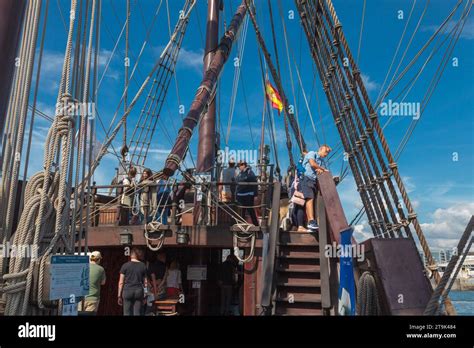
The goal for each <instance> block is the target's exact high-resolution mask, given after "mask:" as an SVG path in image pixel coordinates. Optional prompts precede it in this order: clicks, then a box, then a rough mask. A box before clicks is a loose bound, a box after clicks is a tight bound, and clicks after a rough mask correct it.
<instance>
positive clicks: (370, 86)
mask: <svg viewBox="0 0 474 348" xmlns="http://www.w3.org/2000/svg"><path fill="white" fill-rule="evenodd" d="M361 76H362V82H364V85H365V89H366V90H367V92H373V91H376V90H378V89H379V88H380V84H379V83H377V82H375V81H374V80H372V79H371V78H370V76H369V75H365V74H362V75H361Z"/></svg>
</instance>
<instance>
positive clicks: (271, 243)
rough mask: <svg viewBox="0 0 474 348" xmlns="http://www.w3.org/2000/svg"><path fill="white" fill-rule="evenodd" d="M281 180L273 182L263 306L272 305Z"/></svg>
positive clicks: (262, 297) (264, 267) (265, 255)
mask: <svg viewBox="0 0 474 348" xmlns="http://www.w3.org/2000/svg"><path fill="white" fill-rule="evenodd" d="M280 187H281V184H280V182H278V181H276V182H275V183H274V184H273V198H272V217H271V221H270V229H269V231H268V238H267V239H266V240H267V243H268V244H267V246H266V247H264V248H263V255H262V259H263V260H262V262H263V267H262V268H263V272H262V278H261V279H262V280H261V281H262V292H261V302H260V304H261V306H262V307H263V308H268V307H270V306H271V305H272V301H271V300H272V293H273V291H272V290H273V284H274V275H275V255H276V244H277V242H278V239H279V238H278V236H279V230H280V214H279V212H280Z"/></svg>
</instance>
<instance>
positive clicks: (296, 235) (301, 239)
mask: <svg viewBox="0 0 474 348" xmlns="http://www.w3.org/2000/svg"><path fill="white" fill-rule="evenodd" d="M279 242H280V243H281V244H284V243H303V244H305V245H318V244H319V242H318V239H317V237H316V236H315V235H314V234H313V233H309V232H280V238H279Z"/></svg>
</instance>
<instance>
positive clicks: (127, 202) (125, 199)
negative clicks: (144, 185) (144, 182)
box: [120, 167, 137, 223]
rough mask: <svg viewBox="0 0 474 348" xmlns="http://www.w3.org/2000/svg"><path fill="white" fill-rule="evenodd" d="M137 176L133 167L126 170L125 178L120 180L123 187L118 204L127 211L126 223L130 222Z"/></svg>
mask: <svg viewBox="0 0 474 348" xmlns="http://www.w3.org/2000/svg"><path fill="white" fill-rule="evenodd" d="M136 176H137V169H136V168H135V167H131V168H130V169H129V170H128V174H127V176H126V177H125V178H124V179H123V180H122V185H123V193H122V198H121V200H120V203H121V204H122V206H123V207H124V209H126V210H127V212H128V213H127V215H128V221H127V222H128V223H130V222H131V220H132V209H133V200H134V190H135V188H136V184H137V181H136V178H135V177H136Z"/></svg>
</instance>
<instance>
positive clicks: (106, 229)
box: [88, 225, 262, 248]
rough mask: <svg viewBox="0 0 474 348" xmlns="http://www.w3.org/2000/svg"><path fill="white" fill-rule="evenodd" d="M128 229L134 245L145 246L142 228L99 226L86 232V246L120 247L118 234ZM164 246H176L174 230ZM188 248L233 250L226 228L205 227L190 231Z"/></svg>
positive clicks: (140, 226)
mask: <svg viewBox="0 0 474 348" xmlns="http://www.w3.org/2000/svg"><path fill="white" fill-rule="evenodd" d="M125 229H128V230H129V231H130V232H131V233H132V234H133V244H134V245H137V246H139V245H146V242H145V237H144V235H143V226H142V225H135V226H99V227H90V228H89V231H88V245H89V246H90V247H99V246H100V247H106V246H120V233H121V232H123V231H124V230H125ZM261 238H262V234H261V233H257V239H256V241H255V247H256V248H261V247H262V239H261ZM164 245H165V246H166V245H167V246H177V245H178V244H177V243H176V230H175V229H174V230H169V231H167V232H165V243H164ZM187 245H188V246H190V247H193V246H196V247H197V246H201V247H210V248H215V247H219V248H233V234H232V232H231V231H230V230H229V228H228V227H223V228H214V227H206V226H195V227H194V228H191V229H190V236H189V244H187ZM239 247H244V248H245V247H250V244H249V243H239Z"/></svg>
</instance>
